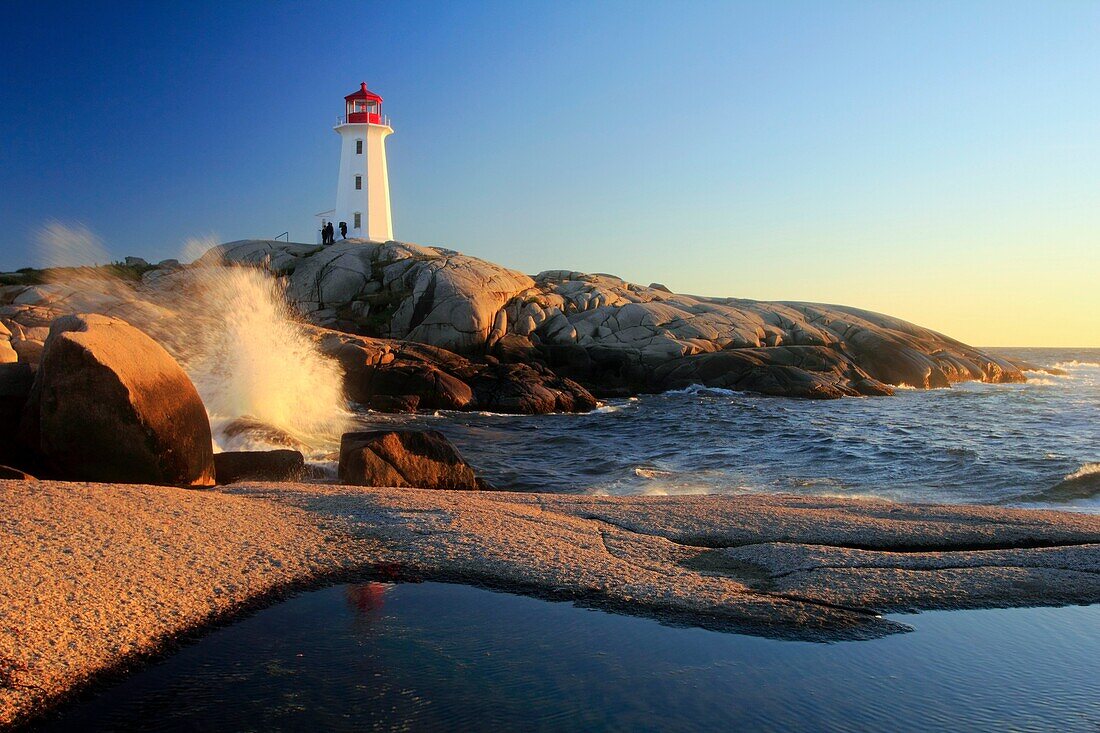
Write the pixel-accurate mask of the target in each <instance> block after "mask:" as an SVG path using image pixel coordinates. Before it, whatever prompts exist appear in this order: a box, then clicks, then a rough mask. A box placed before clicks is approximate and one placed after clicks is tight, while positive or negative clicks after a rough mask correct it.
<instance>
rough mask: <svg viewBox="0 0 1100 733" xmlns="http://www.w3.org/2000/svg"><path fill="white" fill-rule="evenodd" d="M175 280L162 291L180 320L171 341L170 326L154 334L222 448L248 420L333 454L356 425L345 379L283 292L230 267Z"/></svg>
mask: <svg viewBox="0 0 1100 733" xmlns="http://www.w3.org/2000/svg"><path fill="white" fill-rule="evenodd" d="M210 244H212V243H210ZM188 248H189V249H190V250H195V249H199V248H200V247H196V245H195V244H194V243H190V244H189V245H188ZM177 277H178V282H177V283H175V284H174V287H173V286H172V285H167V286H162V287H161V289H162V290H164V291H170V292H173V293H174V295H175V297H174V298H173V302H172V303H171V307H172V310H173V311H174V312H175V313H176V318H175V319H174V320H173V323H172V324H171V325H170V326H169V328H168V330H169V331H170V333H165V328H164V324H159V326H158V327H156V330H158V331H159V332H160V333H159V335H160V336H161V338H162V341H164V342H166V343H167V344H170V347H171V348H170V350H171V351H173V352H174V353H175V355H176V357H177V359H179V361H180V363H181V365H182V366H183V368H184V369H185V370H186V371H187V373H188V375H189V376H190V377H191V380H192V381H193V382H194V383H195V387H196V388H197V389H198V391H199V394H200V395H201V396H202V399H203V402H204V403H205V405H206V409H207V412H208V413H209V414H210V419H211V426H212V427H213V429H214V433H215V441H216V442H218V443H219V447H222V448H226V447H232V446H229V445H228V442H229V441H227V440H226V436H225V435H224V434H223V433H222V428H224V427H225V426H226V425H227V424H228V423H230V422H231V421H233V420H235V419H237V418H241V417H248V418H252V419H253V420H257V421H259V422H261V423H264V424H266V425H269V426H272V427H274V428H278V429H279V430H281V431H284V432H286V433H288V434H289V435H291V436H293V437H294V438H295V439H297V440H298V441H300V442H302V443H304V444H305V445H306V446H308V447H309V448H312V449H313V450H314V451H315V452H317V453H326V452H329V451H332V450H334V449H335V448H336V446H337V445H338V444H339V440H340V435H341V434H342V433H343V431H344V429H345V428H346V427H347V425H348V422H349V420H350V418H351V415H350V413H349V412H348V409H347V401H346V399H345V398H344V394H343V375H342V371H341V369H340V366H339V364H337V363H336V362H335V361H334V360H332V359H329V358H327V357H325V356H323V355H322V354H321V353H320V351H319V350H318V348H317V346H316V344H315V343H314V342H313V341H312V340H311V339H310V338H309V336H308V335H307V333H306V332H305V331H304V329H303V326H302V325H301V324H300V323H299V322H298V321H297V320H296V319H295V317H294V315H293V313H292V312H291V310H290V307H289V306H288V304H287V300H286V294H285V292H284V287H283V285H282V284H281V283H280V282H279V281H278V280H276V279H275V278H274V277H273V276H272V275H271V274H270V273H269V272H266V271H264V270H261V269H258V268H254V267H231V266H227V265H225V264H209V265H203V266H196V267H192V268H188V269H186V270H183V271H181V272H180V274H179V275H178V276H177ZM166 297H167V296H166ZM253 447H255V446H253Z"/></svg>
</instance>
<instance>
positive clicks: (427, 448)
mask: <svg viewBox="0 0 1100 733" xmlns="http://www.w3.org/2000/svg"><path fill="white" fill-rule="evenodd" d="M339 474H340V481H341V482H342V483H345V484H352V485H354V486H392V487H415V488H420V489H459V490H476V489H488V488H492V487H491V486H489V484H487V483H485V482H484V481H482V480H481V479H480V478H478V476H477V474H476V473H475V472H474V469H473V468H472V467H471V466H470V464H468V463H466V461H465V460H464V459H463V458H462V455H461V454H460V453H459V452H458V449H457V448H455V447H454V446H453V445H451V443H450V441H448V440H447V439H446V438H445V437H443V434H442V433H440V432H439V431H437V430H427V431H420V430H374V431H368V432H361V433H346V434H345V435H344V436H343V438H341V440H340V469H339Z"/></svg>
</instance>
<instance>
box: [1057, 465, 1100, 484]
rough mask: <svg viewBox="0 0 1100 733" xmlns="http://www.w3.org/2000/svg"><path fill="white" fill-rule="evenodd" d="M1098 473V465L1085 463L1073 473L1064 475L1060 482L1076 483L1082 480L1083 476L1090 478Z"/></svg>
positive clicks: (1099, 466) (1099, 469)
mask: <svg viewBox="0 0 1100 733" xmlns="http://www.w3.org/2000/svg"><path fill="white" fill-rule="evenodd" d="M1098 473H1100V463H1086V464H1084V465H1082V466H1081V467H1080V468H1078V469H1077V470H1076V471H1074V472H1073V473H1069V474H1066V475H1065V477H1063V479H1062V480H1063V481H1076V480H1077V479H1080V478H1084V477H1085V476H1092V475H1093V474H1098Z"/></svg>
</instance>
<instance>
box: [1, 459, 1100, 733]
mask: <svg viewBox="0 0 1100 733" xmlns="http://www.w3.org/2000/svg"><path fill="white" fill-rule="evenodd" d="M0 537H3V538H4V542H5V547H4V552H3V553H0V608H2V609H3V613H4V616H3V620H4V623H3V624H0V724H3V723H6V722H10V721H12V720H15V719H18V718H20V717H21V716H25V715H27V714H29V713H31V712H33V711H35V710H41V709H42V708H43V706H45V705H48V704H49V703H51V702H53V701H56V700H58V699H60V698H62V697H63V696H64V695H66V694H67V693H68V692H70V691H71V690H73V689H74V688H75V687H78V686H79V685H81V684H83V683H84V682H86V681H88V680H90V679H94V678H95V676H96V675H97V674H99V673H102V672H104V671H107V670H115V669H122V668H126V667H128V666H129V665H132V663H133V662H134V660H135V659H138V658H141V657H142V656H143V655H148V654H152V653H156V652H157V651H160V650H162V649H164V648H165V645H166V644H168V643H169V642H170V640H171V639H172V638H174V637H176V636H178V635H180V634H187V633H193V632H195V631H196V630H200V629H203V628H205V627H207V626H208V625H209V624H210V623H211V622H214V621H216V620H218V619H224V618H226V617H227V616H229V615H232V614H234V613H237V612H239V611H241V610H244V609H248V608H253V607H255V605H256V604H257V603H263V602H270V600H272V599H273V598H276V597H278V594H280V593H282V592H285V591H287V590H288V589H294V588H302V587H308V586H309V585H311V584H314V585H315V584H317V583H322V582H325V581H327V580H332V579H337V578H362V577H364V576H365V577H375V578H383V579H390V580H402V579H409V580H417V579H437V580H449V581H455V582H466V583H475V584H480V585H486V586H489V587H493V588H498V589H502V590H509V591H514V592H519V593H527V594H532V595H537V596H541V597H547V598H554V599H560V600H569V601H573V602H575V603H578V604H580V605H585V606H593V607H599V608H604V609H608V610H613V611H616V612H620V613H628V614H635V615H644V616H649V617H653V618H657V619H659V620H662V621H665V622H668V623H674V624H689V625H699V626H703V627H707V628H712V629H719V630H726V631H738V632H744V633H750V634H756V635H763V636H770V637H778V638H790V639H804V640H834V639H861V638H869V637H875V636H881V635H883V634H890V633H895V632H899V631H905V630H907V628H908V627H906V626H905V625H904V624H902V623H899V622H898V621H897V620H887V619H885V618H883V617H882V616H881V613H882V612H885V611H912V610H919V609H933V608H937V609H952V608H977V607H986V606H1012V605H1059V604H1067V603H1096V602H1098V601H1100V517H1097V516H1090V515H1082V514H1070V513H1061V512H1039V511H1027V510H1013V509H1002V508H990V507H971V506H934V505H902V504H893V503H889V502H884V501H858V500H845V499H823V498H804V497H783V496H681V497H600V496H564V495H549V494H513V493H509V492H480V491H472V492H471V491H430V490H418V489H407V488H406V489H396V488H365V487H352V486H335V485H316V484H313V485H310V484H276V483H255V484H252V483H242V484H235V485H233V486H231V487H225V488H221V489H213V490H209V491H191V490H183V489H175V488H166V487H151V486H136V485H111V484H81V483H59V482H47V481H33V480H32V481H3V480H0ZM44 579H48V582H43V580H44Z"/></svg>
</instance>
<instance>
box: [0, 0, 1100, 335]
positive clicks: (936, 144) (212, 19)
mask: <svg viewBox="0 0 1100 733" xmlns="http://www.w3.org/2000/svg"><path fill="white" fill-rule="evenodd" d="M93 5H95V4H92V3H75V2H74V3H60V4H56V3H49V2H33V3H32V2H23V3H19V4H16V3H5V5H4V23H3V26H2V29H0V59H2V64H3V66H2V71H3V74H2V75H0V100H2V103H0V223H2V232H3V237H4V239H3V244H2V248H0V268H3V269H13V268H16V267H21V266H25V265H28V264H35V263H36V255H35V252H34V247H33V244H32V242H33V239H34V233H35V231H36V230H37V229H38V228H39V227H41V226H42V225H43V223H44V222H46V221H47V220H50V219H57V220H59V221H62V222H66V223H73V222H80V223H83V224H85V225H86V226H88V227H89V228H90V229H92V230H93V231H94V232H96V233H97V234H98V235H99V236H100V237H102V239H103V240H104V243H105V245H106V247H107V249H108V250H109V251H110V252H111V253H112V254H114V255H116V256H119V257H121V256H122V255H126V254H137V255H141V256H144V257H146V258H147V259H151V260H156V259H159V258H163V257H171V256H177V255H178V254H179V252H180V249H181V245H182V243H183V241H184V240H185V239H186V238H188V237H192V236H202V235H211V234H212V235H215V236H217V237H218V238H220V239H222V240H229V239H238V238H245V237H272V236H274V235H276V234H278V233H280V232H283V231H285V230H290V232H291V236H292V238H294V239H298V240H305V241H312V237H313V235H312V229H311V228H312V226H313V218H312V215H313V214H314V213H315V212H317V211H321V210H323V209H327V208H331V207H332V205H333V203H334V197H335V184H336V172H337V164H338V160H337V157H338V143H339V138H338V136H337V135H336V134H335V133H334V132H333V131H332V129H331V128H332V124H333V123H334V121H335V117H336V115H337V114H339V113H340V112H341V111H342V97H343V96H344V95H345V94H348V93H350V92H351V91H353V90H355V89H356V87H357V86H358V84H359V82H360V81H361V80H365V81H367V82H368V84H369V85H370V87H371V88H372V89H373V90H374V91H377V92H378V93H380V94H381V95H382V96H383V97H385V100H386V101H385V111H386V113H388V114H389V115H390V117H391V118H392V120H393V126H394V129H395V134H394V135H393V136H392V137H390V138H389V141H388V145H389V147H388V150H389V162H390V179H391V188H392V193H393V214H394V227H395V233H396V235H397V237H398V238H399V239H403V240H406V241H413V242H419V243H422V244H433V245H442V246H448V247H452V248H454V249H458V250H461V251H464V252H467V253H470V254H475V255H478V256H481V257H484V258H486V259H490V260H493V261H497V262H500V263H502V264H505V265H508V266H511V267H515V268H518V269H522V270H525V271H529V272H535V271H538V270H542V269H549V268H570V269H579V270H586V271H603V272H613V273H616V274H619V275H622V276H624V277H627V278H629V279H632V280H637V281H641V282H643V283H648V282H651V281H661V282H664V283H665V284H667V285H668V286H669V287H671V288H672V289H674V290H678V291H686V292H696V293H705V294H713V295H737V296H743V297H752V298H765V299H779V298H783V299H804V300H822V301H830V302H842V303H848V304H853V305H859V306H863V307H868V308H872V309H875V310H882V311H886V312H891V313H894V314H896V315H900V316H902V317H906V318H909V319H911V320H915V321H917V322H920V323H922V324H924V325H928V326H932V327H934V328H938V329H941V330H944V331H946V332H948V333H950V334H952V335H955V336H957V337H960V338H963V339H964V340H969V341H972V342H977V343H982V344H1011V345H1020V344H1063V345H1100V294H1098V293H1100V51H1098V48H1100V46H1098V44H1100V3H1095V2H1089V3H1086V2H1034V3H1012V2H990V3H979V2H944V3H936V2H919V3H899V2H877V3H872V2H860V3H843V2H840V3H826V2H790V3H778V2H776V3H772V2H759V3H692V2H689V3H682V2H676V3H672V2H669V3H650V2H641V1H635V2H624V3H614V2H612V3H587V2H584V3H570V2H554V3H545V4H543V3H535V2H505V3H488V4H483V3H478V4H470V3H435V2H433V3H423V4H420V3H408V2H396V3H394V2H387V3H369V2H333V3H308V4H307V3H279V2H255V3H234V2H228V3H201V2H189V3H176V4H174V6H170V4H169V3H162V2H143V3H132V4H127V3H103V4H101V6H100V7H93Z"/></svg>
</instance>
